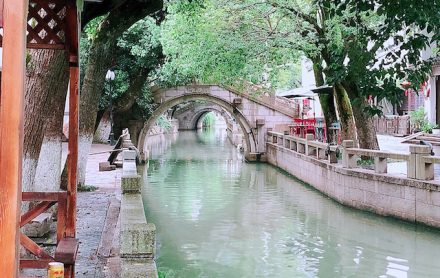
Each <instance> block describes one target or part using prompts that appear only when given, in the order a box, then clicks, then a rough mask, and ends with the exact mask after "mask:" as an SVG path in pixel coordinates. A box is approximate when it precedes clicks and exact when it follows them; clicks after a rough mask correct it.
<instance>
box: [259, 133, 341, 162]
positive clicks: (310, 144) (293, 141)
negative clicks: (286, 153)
mask: <svg viewBox="0 0 440 278" xmlns="http://www.w3.org/2000/svg"><path fill="white" fill-rule="evenodd" d="M268 142H269V143H273V144H277V145H278V146H282V147H284V148H286V149H289V150H292V151H295V152H298V153H301V154H306V155H308V156H315V157H316V158H317V159H322V160H328V162H329V163H338V160H337V153H338V151H339V148H338V146H335V145H329V144H326V143H322V142H318V141H314V140H313V135H312V134H307V136H306V138H300V137H296V136H291V135H286V134H282V133H279V132H273V131H269V132H268Z"/></svg>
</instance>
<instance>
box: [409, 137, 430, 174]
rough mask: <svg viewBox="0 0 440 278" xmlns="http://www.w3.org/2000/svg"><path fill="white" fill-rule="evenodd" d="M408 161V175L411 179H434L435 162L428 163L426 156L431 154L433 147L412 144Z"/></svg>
mask: <svg viewBox="0 0 440 278" xmlns="http://www.w3.org/2000/svg"><path fill="white" fill-rule="evenodd" d="M409 152H410V155H409V159H408V162H407V176H408V178H410V179H418V180H433V179H434V164H433V163H427V162H426V161H425V159H424V157H427V156H431V147H430V146H426V145H410V146H409Z"/></svg>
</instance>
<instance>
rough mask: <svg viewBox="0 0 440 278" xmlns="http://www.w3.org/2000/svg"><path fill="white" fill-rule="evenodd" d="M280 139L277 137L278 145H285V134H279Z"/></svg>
mask: <svg viewBox="0 0 440 278" xmlns="http://www.w3.org/2000/svg"><path fill="white" fill-rule="evenodd" d="M277 137H278V139H277V145H278V146H283V145H284V137H283V135H277Z"/></svg>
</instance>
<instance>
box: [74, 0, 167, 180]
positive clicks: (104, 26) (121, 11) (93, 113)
mask: <svg viewBox="0 0 440 278" xmlns="http://www.w3.org/2000/svg"><path fill="white" fill-rule="evenodd" d="M162 4H163V3H162V1H160V0H154V1H149V2H143V1H139V2H138V1H127V2H126V3H124V4H122V5H120V6H117V7H116V8H115V9H113V10H111V11H110V12H109V13H108V15H106V16H105V17H104V18H103V19H102V21H101V22H100V25H99V28H98V29H97V32H96V34H95V36H94V37H93V38H92V41H91V44H90V48H89V50H88V53H89V55H88V59H87V62H86V63H85V64H86V66H85V73H84V78H83V82H82V86H81V99H80V126H79V145H80V147H79V165H78V179H79V184H80V185H82V184H84V181H85V168H86V164H87V155H88V153H89V150H90V146H91V143H92V139H93V134H94V131H95V122H96V117H97V112H98V103H99V99H100V97H101V94H102V93H103V91H104V83H105V79H104V77H105V74H106V72H107V70H108V69H109V68H111V67H112V66H114V65H115V64H116V63H115V59H116V56H115V51H114V50H115V49H116V46H117V42H118V39H119V38H120V37H121V35H122V34H123V32H124V31H125V30H127V29H128V28H130V27H131V26H132V25H133V24H134V23H136V22H137V21H139V20H140V19H142V18H144V17H146V16H147V15H150V14H153V13H155V12H156V11H159V10H161V9H162Z"/></svg>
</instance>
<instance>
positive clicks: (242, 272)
mask: <svg viewBox="0 0 440 278" xmlns="http://www.w3.org/2000/svg"><path fill="white" fill-rule="evenodd" d="M153 154H154V152H153ZM143 196H144V202H145V207H146V213H147V219H148V221H151V222H153V223H155V224H156V225H157V232H158V266H159V269H160V270H161V271H162V272H164V273H166V274H167V276H166V277H191V278H192V277H440V266H439V264H438V258H439V255H440V233H439V232H437V231H434V230H429V229H425V228H422V227H416V226H414V225H412V224H408V223H405V222H401V221H397V220H392V219H387V218H382V217H378V216H375V215H371V214H367V213H362V212H360V211H357V210H353V209H349V208H345V207H343V206H341V205H339V204H337V203H336V202H333V201H332V200H330V199H328V198H327V197H325V196H323V195H322V194H320V193H318V192H316V191H315V190H313V189H312V188H310V187H308V186H307V185H304V184H301V183H300V182H298V181H296V180H295V179H294V178H293V177H291V176H289V175H287V174H285V173H284V172H282V171H280V170H278V169H276V168H274V167H271V166H269V165H266V164H248V163H245V162H243V161H242V160H241V159H240V158H239V157H238V156H237V151H236V149H235V148H234V147H232V146H231V145H230V144H229V142H228V141H227V139H226V138H225V133H224V132H223V131H221V132H203V131H202V132H199V133H194V132H184V133H180V134H179V136H178V138H177V141H176V142H174V143H173V144H171V145H169V148H168V150H167V151H166V152H163V153H161V154H158V155H157V156H154V157H153V160H152V161H151V163H150V169H149V170H148V175H147V174H145V175H144V189H143Z"/></svg>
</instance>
